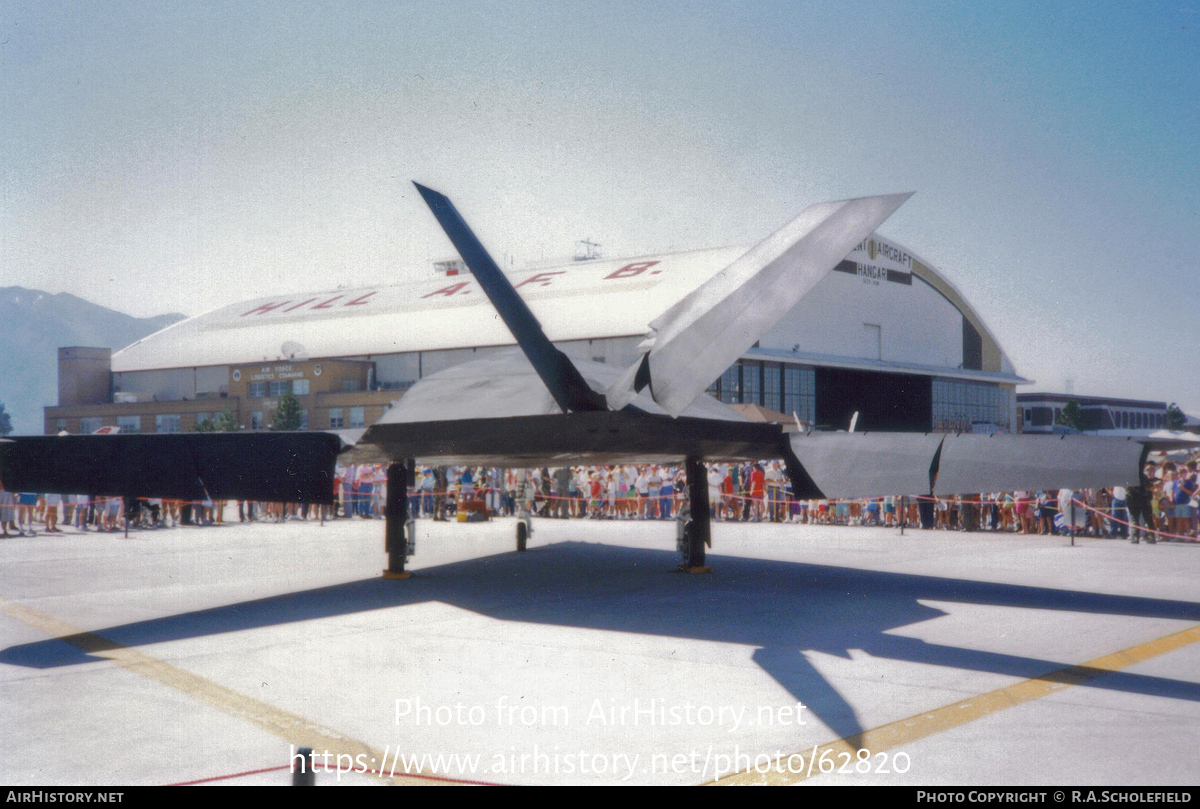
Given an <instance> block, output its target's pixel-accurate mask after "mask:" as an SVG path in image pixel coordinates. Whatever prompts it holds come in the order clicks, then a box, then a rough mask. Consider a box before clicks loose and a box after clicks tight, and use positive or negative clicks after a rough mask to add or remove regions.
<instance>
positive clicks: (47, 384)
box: [0, 286, 184, 435]
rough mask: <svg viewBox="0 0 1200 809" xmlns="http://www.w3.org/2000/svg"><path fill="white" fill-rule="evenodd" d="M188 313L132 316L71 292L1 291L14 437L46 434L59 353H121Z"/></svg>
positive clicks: (2, 357) (3, 366) (2, 349)
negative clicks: (79, 349)
mask: <svg viewBox="0 0 1200 809" xmlns="http://www.w3.org/2000/svg"><path fill="white" fill-rule="evenodd" d="M183 318H184V315H181V314H169V315H158V316H156V317H142V318H138V317H132V316H130V315H126V314H123V313H121V312H117V311H114V310H112V309H108V308H106V307H104V306H100V305H98V304H94V303H90V302H88V301H85V300H84V299H82V298H79V297H76V296H75V295H71V294H70V293H67V292H60V293H58V294H51V293H49V292H42V291H41V290H37V289H25V288H24V287H16V286H13V287H0V324H3V325H0V403H3V404H4V408H5V410H6V411H7V412H8V414H9V416H11V418H12V426H13V433H14V434H25V435H37V434H40V433H41V432H42V431H43V419H42V408H43V407H45V406H46V405H52V404H56V403H57V402H58V349H59V348H60V347H61V346H95V347H100V348H111V349H113V351H116V350H118V349H120V348H124V347H125V346H127V345H129V344H130V343H132V342H134V341H135V340H140V339H141V338H142V337H145V336H146V335H148V334H153V333H154V332H156V331H158V330H159V329H163V328H166V327H167V326H169V325H171V324H172V323H175V322H177V321H179V320H183Z"/></svg>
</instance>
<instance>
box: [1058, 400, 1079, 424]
mask: <svg viewBox="0 0 1200 809" xmlns="http://www.w3.org/2000/svg"><path fill="white" fill-rule="evenodd" d="M1058 424H1059V426H1062V427H1069V428H1071V429H1072V430H1082V429H1083V408H1082V407H1080V406H1079V402H1077V401H1075V400H1074V399H1072V400H1071V401H1069V402H1067V403H1066V404H1065V405H1063V409H1062V412H1061V413H1059V414H1058Z"/></svg>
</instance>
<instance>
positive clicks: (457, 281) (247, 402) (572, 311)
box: [46, 235, 1025, 432]
mask: <svg viewBox="0 0 1200 809" xmlns="http://www.w3.org/2000/svg"><path fill="white" fill-rule="evenodd" d="M745 249H746V248H717V249H711V250H698V251H694V252H690V253H675V254H669V255H652V256H640V257H636V258H627V259H620V260H592V261H574V262H566V263H563V264H558V265H552V266H540V267H537V268H533V269H528V270H525V271H521V272H514V273H511V274H510V275H511V277H512V279H513V284H514V286H515V287H516V288H517V289H518V291H519V292H520V294H521V295H522V297H524V298H525V300H526V301H527V302H528V304H529V307H530V309H531V310H532V311H533V312H534V314H535V315H536V316H537V318H538V320H539V321H540V322H541V323H542V324H543V326H544V328H545V331H546V333H547V335H548V336H549V337H550V339H551V340H553V341H554V342H555V343H556V344H557V345H558V346H559V347H560V348H562V349H563V350H564V351H565V352H566V353H568V354H570V355H572V356H577V357H580V358H584V359H589V360H596V361H601V362H607V363H611V364H613V365H617V366H622V367H623V366H626V365H629V364H630V363H632V362H633V361H634V360H635V359H636V358H637V356H638V352H637V347H638V345H639V344H640V343H641V341H642V340H643V339H644V337H645V336H646V335H647V333H648V324H649V323H650V322H651V321H652V320H653V319H654V318H655V317H656V316H658V315H659V314H661V313H662V312H663V311H664V310H666V309H667V308H668V307H670V306H671V305H672V304H674V303H676V302H677V301H679V300H680V299H681V298H682V297H683V296H685V295H686V294H687V293H689V292H690V291H692V290H693V289H695V288H696V287H698V286H699V285H700V284H702V283H703V282H704V281H706V280H708V279H709V278H711V277H712V276H713V275H714V274H716V273H718V272H719V271H720V270H721V269H722V268H724V267H726V266H728V265H729V264H730V263H731V262H732V261H733V260H734V259H736V258H738V257H739V256H740V255H741V254H742V253H744V252H745ZM513 343H514V341H513V338H512V336H511V334H510V333H509V332H508V330H507V329H506V327H505V326H504V324H503V323H502V322H501V320H500V319H499V317H498V316H497V315H496V313H495V312H494V311H493V309H492V307H491V304H490V303H489V302H488V300H487V298H486V297H485V296H484V294H483V293H482V290H480V288H479V287H478V284H477V282H476V281H475V280H474V279H473V278H472V277H471V276H470V275H434V276H431V277H430V278H428V279H427V280H421V281H415V282H409V283H403V284H394V285H377V286H368V287H361V288H356V289H338V290H332V291H327V292H312V293H303V292H292V291H285V292H282V293H281V294H279V295H276V296H272V297H269V298H259V299H255V300H251V301H244V302H240V303H236V304H231V305H229V306H225V307H222V308H220V309H217V310H214V311H212V312H208V313H206V314H203V315H200V316H198V317H194V318H190V319H188V320H185V321H181V322H180V323H177V324H175V325H173V326H170V327H168V328H166V329H164V330H162V331H160V332H157V333H156V334H153V335H151V336H149V337H146V338H144V339H142V340H140V341H138V342H136V343H134V344H132V345H130V346H127V347H125V348H123V349H121V350H120V351H117V352H116V353H114V354H112V355H111V363H109V359H108V355H107V352H97V351H95V350H90V351H91V353H89V350H88V349H63V350H62V351H60V372H59V377H60V392H59V403H58V406H55V407H48V408H46V431H47V432H59V431H62V430H66V431H68V432H90V431H93V430H94V429H95V428H97V427H100V426H109V425H112V426H119V427H120V428H121V429H122V431H125V432H155V431H157V432H172V431H189V430H192V429H195V427H196V425H197V424H198V423H201V422H202V421H203V420H204V419H207V418H211V417H212V416H213V415H214V414H215V413H217V412H223V411H232V412H233V413H234V414H235V415H236V416H237V418H238V421H239V423H240V424H241V425H243V426H245V427H247V428H251V429H257V428H264V427H267V426H269V425H270V416H271V413H272V411H273V409H274V407H275V404H276V402H277V400H278V397H279V396H280V395H282V394H283V392H284V391H285V390H286V391H288V392H291V393H293V394H294V395H296V396H297V398H299V399H300V402H301V407H302V410H303V414H304V418H305V424H306V426H307V427H309V428H312V429H324V428H329V427H351V426H366V425H369V424H370V423H371V422H372V421H374V419H376V418H378V417H379V416H380V415H382V413H383V412H384V409H385V408H386V407H387V403H388V402H389V401H391V400H394V399H395V398H397V397H399V396H400V395H402V393H403V391H404V390H406V389H407V388H408V387H410V386H411V385H412V384H414V383H415V382H416V381H417V380H418V379H420V378H422V377H424V376H427V375H429V374H431V373H434V372H436V371H439V370H442V369H444V368H447V367H450V366H451V365H454V364H457V363H459V362H463V361H465V360H467V359H473V358H478V357H479V356H481V355H482V354H486V353H487V352H491V351H496V350H500V349H502V348H504V347H507V346H510V345H513ZM1024 381H1025V380H1023V379H1022V378H1021V377H1020V376H1018V375H1017V373H1016V372H1015V370H1014V368H1013V366H1012V363H1011V362H1010V361H1009V359H1008V357H1007V356H1006V355H1005V353H1004V351H1003V350H1002V349H1001V347H1000V346H999V344H998V343H997V342H996V340H995V337H994V336H993V335H992V333H991V332H990V331H989V329H988V328H987V327H986V325H985V324H984V323H983V321H982V320H981V319H980V317H979V316H978V314H977V313H976V312H975V311H974V309H972V308H971V306H970V305H969V304H968V303H967V301H966V299H965V297H964V296H963V295H962V294H961V293H960V292H959V291H958V290H957V289H956V288H955V287H954V285H953V284H951V283H950V282H949V281H948V280H946V278H945V277H944V275H943V274H942V273H941V272H939V271H938V270H936V269H935V268H934V267H933V266H932V265H931V264H929V263H928V262H926V261H924V260H922V259H920V258H918V257H917V256H915V255H914V254H913V253H912V252H910V251H909V250H908V249H907V248H905V247H903V246H901V245H899V244H897V243H895V242H893V241H890V240H887V239H884V238H883V237H880V236H878V235H874V236H872V237H871V238H869V239H867V240H865V241H864V242H863V243H861V244H860V245H859V246H858V247H857V248H856V249H855V250H853V251H852V252H851V253H850V254H849V255H848V256H847V257H846V258H845V260H843V261H842V262H841V263H840V264H838V265H837V267H836V268H835V270H834V271H833V272H830V273H829V275H828V276H827V277H826V278H825V279H823V280H822V281H821V282H820V283H819V284H818V285H817V286H816V288H814V289H813V291H812V292H810V293H809V294H808V295H807V296H806V297H805V298H803V299H802V300H801V302H800V303H799V304H798V305H797V306H796V307H795V308H794V309H793V310H792V311H791V312H790V313H789V314H788V315H787V316H786V317H785V318H784V319H783V320H782V321H781V322H779V323H778V324H777V325H776V326H775V327H774V328H773V329H772V330H771V331H770V332H768V333H767V334H766V335H764V336H763V338H762V339H761V340H760V341H759V343H758V344H757V345H756V346H755V347H753V348H751V349H750V350H749V351H748V352H747V353H746V354H745V355H743V357H742V358H741V359H740V360H739V361H738V362H737V363H736V364H734V365H733V366H732V367H730V368H729V369H728V370H726V371H725V373H723V374H722V375H721V377H720V378H719V379H717V380H715V381H714V383H713V385H712V387H711V388H710V392H711V393H712V394H713V395H714V396H717V397H718V398H720V399H721V400H722V401H725V402H728V403H743V404H755V405H760V406H762V407H765V408H767V409H769V410H773V411H778V412H781V413H785V414H788V415H792V414H794V415H795V416H796V417H798V418H799V419H800V420H801V421H803V422H805V423H806V424H807V425H811V426H816V427H821V428H830V429H845V428H846V427H847V426H848V424H849V421H850V418H851V416H852V414H853V413H855V412H857V413H858V414H859V417H858V422H857V424H858V429H860V430H905V431H930V430H934V431H951V430H967V429H971V428H972V425H976V426H977V427H978V425H981V424H984V425H991V426H992V427H991V428H998V429H1001V430H1011V431H1015V430H1016V429H1017V424H1016V418H1017V414H1016V410H1015V386H1016V385H1017V384H1018V383H1020V382H1024ZM105 383H107V384H105ZM68 391H69V393H65V392H68ZM80 391H90V392H91V393H90V394H88V395H80V394H79V393H78V392H80Z"/></svg>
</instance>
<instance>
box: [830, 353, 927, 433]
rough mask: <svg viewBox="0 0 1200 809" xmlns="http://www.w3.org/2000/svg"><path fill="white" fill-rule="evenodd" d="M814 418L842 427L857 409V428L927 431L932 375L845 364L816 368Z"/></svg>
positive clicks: (846, 425)
mask: <svg viewBox="0 0 1200 809" xmlns="http://www.w3.org/2000/svg"><path fill="white" fill-rule="evenodd" d="M815 371H816V388H817V390H816V405H817V413H816V417H817V418H816V422H817V425H818V426H819V427H821V428H822V429H831V430H845V429H847V428H848V427H849V426H850V417H851V416H852V415H854V413H855V411H857V412H858V425H857V426H856V427H855V429H856V430H857V431H858V432H862V431H864V430H886V431H890V432H919V433H924V432H928V431H929V430H930V429H931V427H932V425H933V377H930V376H918V375H916V374H887V373H881V372H879V371H853V370H850V369H847V368H820V367H818V368H816V369H815Z"/></svg>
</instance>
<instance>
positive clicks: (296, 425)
mask: <svg viewBox="0 0 1200 809" xmlns="http://www.w3.org/2000/svg"><path fill="white" fill-rule="evenodd" d="M302 420H303V416H301V414H300V400H299V399H297V398H296V397H295V396H293V395H292V394H291V392H290V391H285V392H284V394H283V395H282V396H280V397H279V404H278V405H276V407H275V414H274V415H273V416H271V429H272V430H299V429H300V424H301V422H302Z"/></svg>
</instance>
